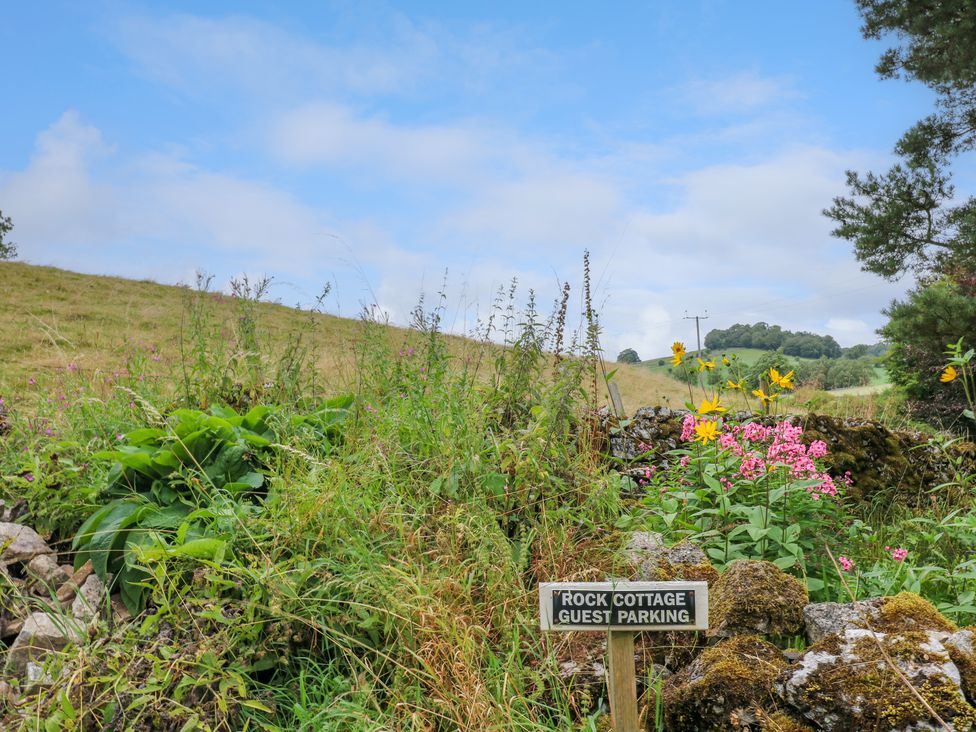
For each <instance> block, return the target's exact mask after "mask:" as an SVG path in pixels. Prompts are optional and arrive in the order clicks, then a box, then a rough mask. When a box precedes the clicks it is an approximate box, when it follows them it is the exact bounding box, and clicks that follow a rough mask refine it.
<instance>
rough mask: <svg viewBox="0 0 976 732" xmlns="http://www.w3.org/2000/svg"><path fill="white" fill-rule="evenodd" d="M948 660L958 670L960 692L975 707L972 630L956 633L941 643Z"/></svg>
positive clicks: (975, 637)
mask: <svg viewBox="0 0 976 732" xmlns="http://www.w3.org/2000/svg"><path fill="white" fill-rule="evenodd" d="M942 645H944V646H945V648H946V651H947V652H948V653H949V658H951V659H952V662H953V663H954V664H956V668H957V669H959V678H960V681H961V685H962V691H963V693H964V694H965V695H966V699H967V700H968V701H969V703H970V704H972V705H974V706H976V633H974V632H973V629H972V628H965V629H964V630H960V631H957V632H955V633H953V634H952V635H950V636H949V637H947V638H946V639H945V640H944V641H942Z"/></svg>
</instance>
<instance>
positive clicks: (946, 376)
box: [939, 366, 959, 384]
mask: <svg viewBox="0 0 976 732" xmlns="http://www.w3.org/2000/svg"><path fill="white" fill-rule="evenodd" d="M957 376H959V372H958V371H956V369H955V367H954V366H946V367H945V371H943V372H942V376H940V377H939V381H941V382H942V383H943V384H948V383H949V382H950V381H952V380H953V379H955V378H956V377H957Z"/></svg>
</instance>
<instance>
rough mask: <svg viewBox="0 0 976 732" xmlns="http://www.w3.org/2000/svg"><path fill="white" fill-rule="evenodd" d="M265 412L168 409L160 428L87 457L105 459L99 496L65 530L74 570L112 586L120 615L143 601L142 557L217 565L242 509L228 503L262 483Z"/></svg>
mask: <svg viewBox="0 0 976 732" xmlns="http://www.w3.org/2000/svg"><path fill="white" fill-rule="evenodd" d="M269 414H270V410H269V409H268V408H267V407H255V408H254V409H252V410H251V411H249V412H248V413H247V414H245V415H238V414H237V413H236V412H234V411H233V410H231V409H227V408H223V409H221V408H216V407H215V408H212V409H211V410H210V412H209V413H205V412H199V411H194V410H189V409H181V410H177V411H176V412H174V413H173V415H172V416H171V417H170V418H169V419H168V420H167V421H166V424H165V426H162V427H155V428H144V429H140V430H135V431H133V432H130V433H129V434H127V435H126V436H125V440H124V444H122V445H120V446H119V447H118V449H116V450H111V451H105V452H100V453H96V454H95V455H93V457H94V458H95V459H98V460H107V461H111V468H110V470H109V472H108V477H107V482H108V486H107V490H106V493H107V495H109V496H120V497H118V498H116V499H115V500H113V501H111V502H109V503H107V504H105V505H104V506H102V507H101V508H100V509H99V510H97V511H95V512H94V513H93V514H92V515H91V516H89V517H88V519H87V520H86V521H85V522H84V523H83V524H82V525H81V527H80V528H79V529H78V532H77V534H75V538H74V542H73V544H72V546H73V548H74V549H75V550H76V554H75V566H76V567H78V566H81V565H82V564H84V563H85V562H86V561H89V560H90V561H91V562H92V567H93V568H94V570H95V573H96V574H97V575H98V576H99V577H100V578H101V579H103V580H105V581H107V580H108V579H109V575H110V574H111V575H114V577H115V579H114V582H115V583H116V585H117V587H118V589H119V591H120V592H121V594H122V599H123V601H124V602H125V604H126V606H127V607H128V608H129V610H130V611H132V612H134V613H136V612H139V611H140V610H141V609H142V607H143V604H144V601H145V597H146V595H145V585H144V581H145V579H146V578H147V571H146V569H145V563H146V562H147V561H148V560H159V559H161V558H164V557H166V556H194V557H198V558H203V557H206V558H208V559H211V560H213V561H218V562H219V561H220V560H221V559H222V558H223V555H224V553H225V551H226V549H227V536H228V535H229V533H230V532H231V531H232V530H233V528H234V526H233V524H234V522H235V521H236V520H238V519H239V518H241V517H242V516H243V515H247V514H248V513H251V511H248V510H243V512H242V511H241V510H239V509H238V507H237V506H235V503H237V502H239V501H240V500H241V499H242V498H244V497H246V496H248V495H251V494H253V493H254V491H257V490H258V489H260V488H261V487H262V486H263V485H264V480H265V477H264V475H263V473H262V472H261V470H262V469H263V468H264V464H265V457H264V455H263V453H264V452H265V451H266V450H267V448H268V447H269V446H270V445H271V444H272V440H273V439H274V434H273V432H272V430H271V428H270V426H269V424H268V422H267V419H268V416H269Z"/></svg>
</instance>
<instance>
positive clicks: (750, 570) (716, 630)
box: [708, 559, 809, 638]
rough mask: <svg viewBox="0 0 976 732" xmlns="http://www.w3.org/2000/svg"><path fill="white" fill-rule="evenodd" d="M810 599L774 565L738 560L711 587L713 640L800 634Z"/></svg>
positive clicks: (797, 584)
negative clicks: (746, 636)
mask: <svg viewBox="0 0 976 732" xmlns="http://www.w3.org/2000/svg"><path fill="white" fill-rule="evenodd" d="M808 599H809V596H808V594H807V588H806V587H805V586H804V585H803V583H802V582H800V581H799V580H798V579H796V578H794V577H791V576H789V575H788V574H786V573H785V572H784V571H783V570H781V569H780V568H779V567H777V566H776V565H775V564H773V563H772V562H762V561H755V560H751V559H737V560H735V561H734V562H731V563H730V564H729V565H728V566H727V567H726V568H725V572H724V573H723V574H722V576H721V577H720V578H719V580H718V581H717V582H716V583H715V584H714V586H713V587H712V588H711V596H710V597H709V613H708V615H709V622H708V625H709V629H708V635H709V637H719V638H727V637H730V636H734V635H751V634H754V635H796V634H798V633H799V632H800V630H801V629H802V627H803V608H804V606H805V605H806V604H807V600H808Z"/></svg>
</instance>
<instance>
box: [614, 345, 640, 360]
mask: <svg viewBox="0 0 976 732" xmlns="http://www.w3.org/2000/svg"><path fill="white" fill-rule="evenodd" d="M617 361H618V362H619V363H640V356H638V355H637V351H635V350H634V349H633V348H625V349H624V350H622V351H621V352H620V353H618V354H617Z"/></svg>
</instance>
